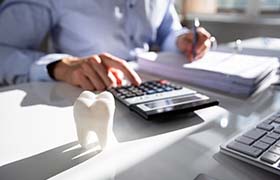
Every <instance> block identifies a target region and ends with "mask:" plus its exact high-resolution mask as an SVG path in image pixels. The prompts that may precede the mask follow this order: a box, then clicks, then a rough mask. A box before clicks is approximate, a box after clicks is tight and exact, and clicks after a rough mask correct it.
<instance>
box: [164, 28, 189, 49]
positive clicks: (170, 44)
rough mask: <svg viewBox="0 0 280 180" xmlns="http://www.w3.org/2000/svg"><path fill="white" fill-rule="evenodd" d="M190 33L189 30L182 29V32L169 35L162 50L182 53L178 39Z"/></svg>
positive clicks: (177, 31) (173, 32) (178, 31)
mask: <svg viewBox="0 0 280 180" xmlns="http://www.w3.org/2000/svg"><path fill="white" fill-rule="evenodd" d="M188 32H189V30H188V29H187V28H182V29H180V30H175V31H172V32H171V33H169V35H168V36H167V37H166V39H165V41H164V42H163V44H162V47H161V50H162V51H169V52H176V53H178V52H180V51H179V49H178V47H177V44H176V41H177V37H178V36H180V35H182V34H185V33H188Z"/></svg>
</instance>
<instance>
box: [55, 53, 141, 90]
mask: <svg viewBox="0 0 280 180" xmlns="http://www.w3.org/2000/svg"><path fill="white" fill-rule="evenodd" d="M119 72H122V73H123V75H124V76H125V77H126V78H127V79H128V80H129V81H130V82H131V83H132V84H134V85H139V84H140V83H141V79H140V77H139V76H138V74H137V73H136V72H135V71H134V70H133V69H132V68H130V67H129V65H128V64H127V62H126V61H125V60H123V59H120V58H117V57H115V56H113V55H110V54H107V53H104V54H100V55H92V56H90V57H86V58H75V57H68V58H64V59H62V60H61V61H60V62H58V63H57V64H56V65H55V67H54V71H53V76H54V78H55V79H56V80H59V81H65V82H67V83H69V84H72V85H75V86H79V87H81V88H83V89H85V90H92V91H94V90H97V91H103V90H105V89H107V88H110V87H115V86H117V85H120V84H121V81H122V80H123V77H121V76H120V75H119V74H120V73H119Z"/></svg>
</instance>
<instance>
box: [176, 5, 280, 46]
mask: <svg viewBox="0 0 280 180" xmlns="http://www.w3.org/2000/svg"><path fill="white" fill-rule="evenodd" d="M175 5H176V9H177V11H178V13H179V14H180V18H181V20H182V23H183V24H184V25H185V26H187V27H191V26H192V21H193V19H194V18H195V17H199V18H200V21H201V25H202V26H203V27H205V28H206V29H207V30H208V31H210V32H211V33H212V34H213V35H214V36H216V37H218V42H219V43H225V42H230V41H233V40H236V39H247V38H252V37H257V36H262V37H263V36H267V37H278V38H279V37H280V0H175Z"/></svg>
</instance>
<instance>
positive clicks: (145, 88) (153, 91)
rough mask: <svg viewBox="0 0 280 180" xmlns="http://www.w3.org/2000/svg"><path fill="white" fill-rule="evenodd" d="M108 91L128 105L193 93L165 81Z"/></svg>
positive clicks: (149, 82) (148, 82)
mask: <svg viewBox="0 0 280 180" xmlns="http://www.w3.org/2000/svg"><path fill="white" fill-rule="evenodd" d="M109 91H110V92H112V93H113V94H114V96H115V97H117V98H118V99H120V100H121V101H123V102H124V103H125V104H128V105H130V104H136V103H140V102H145V101H150V100H157V99H161V98H167V97H174V96H180V95H186V94H193V93H195V91H193V90H190V89H187V88H184V87H182V86H179V85H175V84H172V83H170V82H168V81H166V80H159V81H147V82H144V83H142V84H140V85H139V86H133V85H131V86H122V87H116V88H111V89H109Z"/></svg>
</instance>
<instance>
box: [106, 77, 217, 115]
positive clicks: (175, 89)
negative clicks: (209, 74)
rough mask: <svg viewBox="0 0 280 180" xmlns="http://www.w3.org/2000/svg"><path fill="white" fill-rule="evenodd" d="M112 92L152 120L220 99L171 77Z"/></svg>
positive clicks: (200, 106)
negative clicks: (172, 79) (177, 81)
mask: <svg viewBox="0 0 280 180" xmlns="http://www.w3.org/2000/svg"><path fill="white" fill-rule="evenodd" d="M109 91H110V92H111V93H112V94H113V95H114V96H115V98H116V99H118V100H119V101H120V102H122V103H123V104H124V105H126V106H127V107H128V108H129V109H130V110H132V111H134V112H136V113H137V114H139V115H140V116H142V117H143V118H145V119H148V120H152V119H158V118H164V117H169V116H170V115H171V116H174V115H178V114H182V113H189V112H193V111H195V110H198V109H202V108H206V107H210V106H215V105H218V104H219V102H218V101H217V100H213V99H211V98H209V97H208V96H206V95H203V94H201V93H198V92H196V91H194V90H192V89H189V88H186V87H183V86H180V85H176V84H173V83H170V82H169V81H167V80H156V81H147V82H143V83H142V84H140V85H139V86H134V85H129V86H121V87H115V88H110V89H109Z"/></svg>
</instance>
